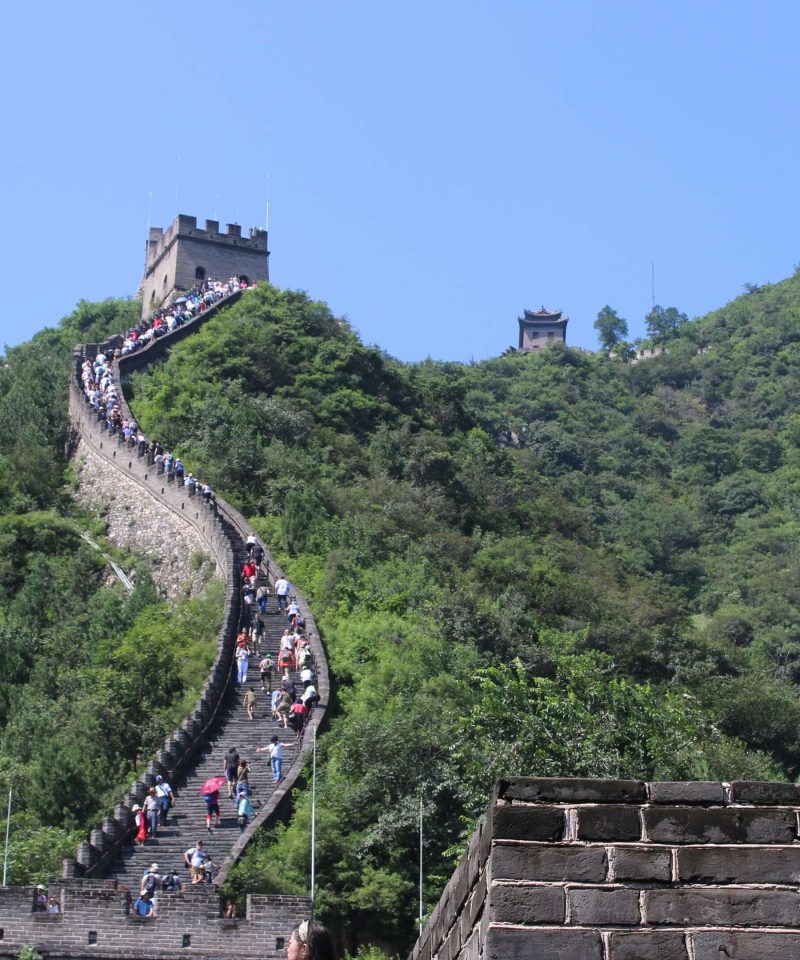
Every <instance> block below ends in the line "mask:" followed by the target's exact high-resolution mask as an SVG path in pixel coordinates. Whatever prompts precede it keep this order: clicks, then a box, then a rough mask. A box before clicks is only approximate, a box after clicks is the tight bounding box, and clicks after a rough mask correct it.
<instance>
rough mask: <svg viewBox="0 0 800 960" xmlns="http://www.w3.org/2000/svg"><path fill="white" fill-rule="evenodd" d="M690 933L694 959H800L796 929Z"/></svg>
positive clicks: (798, 937) (799, 942)
mask: <svg viewBox="0 0 800 960" xmlns="http://www.w3.org/2000/svg"><path fill="white" fill-rule="evenodd" d="M688 936H689V939H690V940H691V943H692V947H693V949H694V960H728V958H735V960H800V935H798V934H796V933H789V932H786V933H760V932H759V931H757V930H715V931H713V933H712V932H710V931H708V932H706V931H702V932H692V933H690V934H689V935H688ZM614 960H616V958H614ZM631 960H633V958H631Z"/></svg>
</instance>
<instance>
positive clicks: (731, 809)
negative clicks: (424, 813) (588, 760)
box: [409, 777, 800, 960]
mask: <svg viewBox="0 0 800 960" xmlns="http://www.w3.org/2000/svg"><path fill="white" fill-rule="evenodd" d="M798 814H800V785H798V784H791V783H760V782H744V781H741V782H734V783H730V784H725V783H717V782H708V783H706V782H686V783H680V782H679V783H643V782H642V781H640V780H581V779H531V778H524V777H518V778H512V779H509V780H501V781H500V782H499V783H498V784H497V786H496V788H495V792H494V796H493V798H492V802H491V803H490V805H489V808H488V810H487V812H486V817H485V820H484V822H483V823H482V825H481V827H480V828H479V829H478V830H477V831H476V833H475V834H474V835H473V837H472V839H471V841H470V844H469V847H468V849H467V851H466V853H465V854H464V856H463V858H462V860H461V863H460V864H459V866H458V868H457V869H456V871H455V873H454V874H453V876H452V877H451V879H450V881H449V883H448V884H447V887H446V888H445V891H444V893H443V894H442V897H441V899H440V901H439V903H438V904H437V906H436V907H435V908H434V910H433V913H432V914H431V917H430V920H429V921H428V923H427V925H426V926H425V927H424V929H423V931H422V934H421V935H420V938H419V940H418V941H417V943H416V945H415V947H414V949H413V951H412V952H411V954H410V956H409V960H728V958H736V960H798V958H800V894H799V893H798V883H800V842H798V841H800V832H799V831H798Z"/></svg>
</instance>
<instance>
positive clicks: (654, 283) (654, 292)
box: [650, 260, 656, 310]
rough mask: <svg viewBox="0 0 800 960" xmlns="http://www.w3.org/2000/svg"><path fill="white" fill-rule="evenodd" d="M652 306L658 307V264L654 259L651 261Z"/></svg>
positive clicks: (653, 307)
mask: <svg viewBox="0 0 800 960" xmlns="http://www.w3.org/2000/svg"><path fill="white" fill-rule="evenodd" d="M650 306H651V308H652V309H653V310H655V307H656V265H655V262H654V261H653V260H651V261H650Z"/></svg>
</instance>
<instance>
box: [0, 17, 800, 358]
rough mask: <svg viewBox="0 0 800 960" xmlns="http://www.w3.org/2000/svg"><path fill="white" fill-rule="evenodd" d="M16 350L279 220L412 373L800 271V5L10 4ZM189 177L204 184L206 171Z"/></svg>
mask: <svg viewBox="0 0 800 960" xmlns="http://www.w3.org/2000/svg"><path fill="white" fill-rule="evenodd" d="M3 33H4V35H3V39H2V41H0V42H1V43H2V51H1V52H2V57H1V58H0V59H1V62H2V66H0V71H2V81H3V88H4V90H5V94H6V95H5V97H4V101H5V111H4V112H5V118H4V119H5V129H6V136H7V139H6V147H5V148H4V151H3V154H2V159H0V165H2V182H3V185H4V188H5V189H4V194H5V228H4V230H3V244H4V248H5V249H4V261H5V262H6V264H7V267H8V268H9V276H8V277H7V278H6V282H5V284H4V287H5V290H6V297H5V299H6V303H5V309H4V310H3V313H2V320H0V341H3V342H6V343H8V344H13V343H17V342H20V341H22V340H25V339H27V338H28V337H30V336H31V335H32V334H33V333H35V332H36V330H38V329H40V328H41V327H43V326H45V325H49V324H53V323H55V322H57V321H58V319H59V318H60V317H62V316H63V315H65V314H67V313H69V312H70V311H71V310H72V308H73V306H74V304H75V303H76V302H77V301H78V300H80V299H88V300H96V299H102V298H104V297H107V296H127V295H131V294H133V293H134V292H135V290H136V287H137V284H138V281H139V277H140V275H141V269H142V262H143V250H144V239H145V231H146V226H147V219H148V206H149V197H150V194H151V193H152V213H151V218H152V223H153V225H159V226H167V225H168V224H169V222H170V221H171V220H172V219H173V218H174V216H175V213H176V184H177V182H178V179H179V184H177V193H178V197H177V207H179V208H180V212H181V213H187V214H194V215H196V216H197V217H198V218H199V219H201V220H202V219H204V218H206V217H209V218H211V217H214V216H215V215H216V216H217V217H218V219H220V220H221V221H223V222H227V221H238V222H239V223H241V224H242V225H243V227H244V228H245V229H246V228H248V227H250V226H256V225H262V224H263V223H264V220H265V203H266V200H267V196H268V197H269V204H270V247H271V249H272V257H271V270H272V279H273V282H275V283H276V284H277V285H279V286H285V287H294V288H300V289H304V290H307V291H308V292H309V294H310V295H311V296H313V297H315V298H320V299H323V300H326V301H327V302H328V303H329V304H330V306H331V308H332V309H333V310H334V311H335V312H336V313H337V314H339V315H345V316H347V317H348V318H349V320H350V322H351V323H352V324H353V326H354V327H355V329H356V330H357V331H358V332H359V333H360V334H361V336H362V337H363V338H364V340H365V341H366V342H368V343H374V344H377V345H379V346H380V347H382V348H383V349H385V350H387V351H388V352H389V353H391V354H393V355H395V356H398V357H400V358H402V359H406V360H412V359H418V358H422V357H425V356H428V355H430V356H433V357H436V358H442V359H455V360H469V359H470V358H475V359H482V358H484V357H488V356H492V355H495V354H497V353H499V352H500V351H502V350H503V349H504V348H505V347H506V346H508V345H509V344H512V343H515V342H516V335H517V324H516V318H517V316H518V315H519V314H520V313H521V312H522V310H523V308H525V307H528V308H531V309H538V308H539V307H540V306H541V305H542V304H545V305H546V306H548V307H551V308H557V307H560V308H562V309H563V310H564V311H565V312H566V313H567V314H569V316H570V317H571V323H570V327H569V331H568V340H569V342H570V343H573V344H576V345H580V346H586V347H594V346H595V345H596V341H595V336H594V330H593V327H592V324H593V321H594V318H595V317H596V315H597V311H598V310H599V309H600V308H601V307H602V306H603V305H604V304H606V303H608V304H610V305H611V306H613V307H615V308H616V309H617V310H618V311H619V313H620V314H621V315H622V316H624V317H626V318H627V319H628V320H629V322H630V324H631V332H632V335H636V334H641V333H642V332H643V324H642V318H643V316H644V314H645V313H646V312H647V310H648V309H649V306H650V294H651V291H650V283H651V266H650V265H651V261H653V262H654V263H655V286H656V299H657V300H658V302H659V303H661V304H662V305H664V306H669V305H674V306H677V307H678V308H679V309H681V310H683V311H685V312H686V313H688V314H689V315H690V316H696V315H699V314H701V313H704V312H706V311H707V310H709V309H713V308H714V307H717V306H720V305H722V304H723V303H725V302H726V301H728V300H730V299H732V298H733V297H735V296H737V295H738V294H739V293H740V292H741V290H742V285H743V284H744V283H745V282H750V283H764V282H769V281H774V280H778V279H781V278H783V277H784V276H787V275H789V274H790V273H791V272H792V271H793V269H794V266H795V264H796V262H797V261H798V260H800V250H799V249H798V243H797V229H796V224H797V223H798V222H800V210H799V209H798V207H799V206H800V191H798V167H799V165H800V164H799V161H800V128H799V127H798V123H797V114H798V102H800V100H799V98H798V86H799V83H798V66H797V63H798V61H797V49H796V48H797V37H798V36H800V5H798V4H796V3H789V2H780V0H778V2H772V3H769V4H755V3H752V2H750V3H744V2H737V0H725V2H722V0H704V2H702V3H697V2H696V0H692V2H688V0H670V2H669V3H659V4H653V3H646V2H642V0H636V2H634V0H621V2H611V0H606V2H590V0H582V2H578V0H575V2H559V3H552V2H549V3H544V2H535V0H528V2H522V0H519V2H503V0H492V2H488V0H486V2H483V0H459V2H454V0H443V2H431V0H427V2H420V0H406V2H403V3H392V2H387V3H383V2H374V0H371V2H368V0H362V2H353V0H340V2H339V3H336V4H333V3H320V2H316V3H315V2H306V3H297V2H291V0H284V2H281V3H277V2H274V0H237V2H235V3H230V4H228V3H210V2H207V0H192V2H191V3H189V2H185V0H171V2H169V3H163V2H158V3H156V2H153V0H144V2H138V3H108V2H104V3H98V2H94V0H90V2H81V0H78V2H77V3H75V4H62V3H56V2H55V0H46V2H44V3H41V4H38V5H33V6H30V5H29V6H27V7H23V6H22V5H19V4H12V5H10V6H9V7H8V9H7V10H6V12H5V23H4V31H3ZM179 155H180V177H179V178H178V176H177V172H178V156H179Z"/></svg>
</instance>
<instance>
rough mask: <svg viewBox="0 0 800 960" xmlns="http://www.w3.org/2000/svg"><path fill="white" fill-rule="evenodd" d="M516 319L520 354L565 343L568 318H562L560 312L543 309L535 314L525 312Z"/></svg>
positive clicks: (528, 311)
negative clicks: (552, 344) (553, 344)
mask: <svg viewBox="0 0 800 960" xmlns="http://www.w3.org/2000/svg"><path fill="white" fill-rule="evenodd" d="M517 319H518V321H519V347H518V349H519V351H520V353H532V352H533V351H534V350H541V349H542V347H549V346H550V344H551V343H566V342H567V324H568V323H569V317H565V316H562V314H561V311H560V310H556V311H552V310H547V309H546V308H545V307H542V309H541V310H537V311H536V312H535V313H533V312H531V311H530V310H526V311H525V312H524V314H523V315H522V316H521V317H518V318H517Z"/></svg>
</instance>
